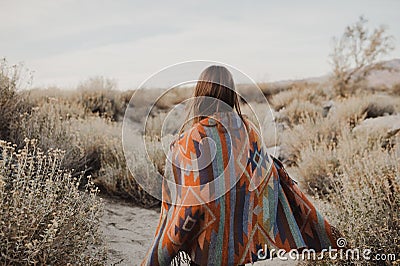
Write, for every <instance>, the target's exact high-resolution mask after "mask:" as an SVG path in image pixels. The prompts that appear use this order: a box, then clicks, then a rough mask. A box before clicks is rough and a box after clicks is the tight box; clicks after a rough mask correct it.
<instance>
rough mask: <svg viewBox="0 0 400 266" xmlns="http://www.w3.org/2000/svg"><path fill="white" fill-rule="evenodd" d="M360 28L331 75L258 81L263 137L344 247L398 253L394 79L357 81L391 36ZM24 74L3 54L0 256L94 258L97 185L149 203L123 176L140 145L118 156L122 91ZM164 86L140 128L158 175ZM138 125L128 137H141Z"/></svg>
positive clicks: (130, 176) (176, 96)
mask: <svg viewBox="0 0 400 266" xmlns="http://www.w3.org/2000/svg"><path fill="white" fill-rule="evenodd" d="M364 26H365V20H364V19H361V20H360V21H359V22H358V23H357V24H355V25H354V26H353V28H351V27H350V28H349V29H351V30H348V29H347V30H346V33H345V35H344V37H342V39H341V40H340V41H339V43H338V45H339V46H338V47H336V48H335V50H334V52H333V55H332V59H333V60H332V61H333V75H332V76H331V78H330V79H327V80H325V81H321V82H306V81H299V82H289V83H287V84H284V85H279V84H278V85H277V84H260V87H261V89H262V91H263V93H264V95H265V96H266V97H267V98H268V100H269V102H270V104H271V107H272V108H273V110H274V117H275V118H274V120H275V121H271V125H270V126H271V128H272V127H276V128H277V130H278V140H277V142H276V140H274V141H272V139H273V138H271V137H269V136H268V135H267V137H266V143H267V145H269V146H271V147H272V146H279V147H280V152H279V154H277V155H279V158H280V159H281V160H282V161H283V162H284V163H285V165H286V166H287V167H288V171H289V172H290V173H291V174H292V175H293V177H294V178H295V179H298V180H299V181H300V184H301V186H302V189H304V190H305V191H306V192H307V193H308V194H309V195H310V196H311V197H313V198H314V201H315V202H316V204H317V205H318V206H319V207H320V208H321V210H322V211H323V213H324V214H326V215H327V217H328V219H329V220H330V221H331V222H332V223H333V224H334V225H335V226H336V227H337V228H338V229H339V230H340V231H341V232H342V233H343V234H344V236H345V237H346V239H347V241H348V242H349V243H350V245H351V246H352V247H357V248H360V249H362V248H370V249H371V250H372V251H373V254H378V253H394V254H397V259H398V260H400V214H399V213H400V212H399V209H400V185H399V184H400V181H399V177H400V174H399V173H400V169H399V167H400V145H399V141H400V133H399V132H400V127H399V126H398V123H399V117H400V89H399V88H400V84H392V86H391V87H384V88H383V87H382V88H371V87H370V86H369V85H368V84H367V83H366V82H365V80H366V77H367V76H368V74H369V73H370V72H372V71H388V69H386V66H385V64H384V63H377V60H378V58H379V55H380V54H382V53H383V54H384V53H386V52H389V51H390V49H391V44H390V38H387V37H386V35H385V30H384V29H378V30H377V31H374V32H372V33H371V34H369V35H368V34H366V33H365V34H361V31H364V30H365V28H364ZM357 31H359V32H358V33H357ZM351 34H353V35H351ZM357 34H358V35H357ZM357 36H358V37H357ZM360 36H361V37H360ZM346 38H347V39H346ZM354 38H362V40H363V42H362V43H363V44H362V46H360V47H359V50H357V51H358V52H357V55H355V56H361V57H360V58H365V57H366V56H367V57H368V58H367V59H365V60H364V61H363V60H361V59H358V58H357V59H356V61H357V62H362V64H359V65H353V64H352V63H351V62H350V61H348V60H350V59H351V56H347V57H344V56H343V55H344V54H346V53H347V52H346V53H343V51H346V47H347V46H346V43H347V45H348V44H349V42H351V40H354ZM379 40H380V41H381V42H379ZM368 43H369V44H370V45H368ZM350 45H351V43H350ZM368 51H369V52H368ZM371 51H372V52H371ZM375 51H378V52H379V53H377V54H375V53H374V52H375ZM363 52H365V53H366V54H364V55H363ZM371 54H373V56H371ZM346 55H347V54H346ZM341 60H342V61H341ZM343 60H345V61H343ZM374 66H375V67H374ZM355 69H356V70H355ZM353 70H354V71H353ZM390 71H395V70H393V69H391V70H390ZM396 71H397V70H396ZM24 75H28V74H27V73H26V72H24V71H23V70H22V68H21V66H9V65H8V64H7V62H6V61H5V60H4V61H2V63H1V66H0V93H1V94H0V139H1V140H2V141H1V142H0V202H1V204H2V205H1V208H0V237H1V241H0V252H1V255H0V262H1V263H2V264H3V263H4V264H35V263H36V264H66V263H71V264H82V265H86V264H104V262H105V259H106V253H105V247H104V239H103V237H102V235H101V232H100V231H99V228H98V227H99V219H100V217H101V214H102V201H101V199H100V198H99V197H98V195H99V193H100V195H108V196H113V197H119V198H123V199H126V200H129V201H131V202H134V203H135V204H138V205H141V206H144V207H151V206H155V205H157V204H159V202H158V200H156V199H154V198H153V197H152V196H150V195H148V194H147V193H146V192H145V191H144V190H143V189H142V188H141V187H140V186H139V185H138V184H137V182H136V181H135V178H134V177H135V175H136V176H141V177H142V178H143V175H144V176H146V178H148V179H149V180H151V178H154V176H155V175H154V172H153V173H152V172H151V171H150V172H149V171H145V170H144V169H148V168H145V167H144V166H143V163H144V162H145V161H144V160H143V156H145V153H144V151H140V150H138V151H137V154H138V156H137V165H136V167H133V169H134V170H133V171H129V170H128V168H127V165H126V161H125V158H124V154H123V149H122V143H121V128H122V118H123V115H124V112H125V109H126V107H127V105H128V104H129V100H130V98H131V96H132V93H133V92H132V91H126V92H122V91H118V90H117V89H116V86H115V82H114V81H112V80H108V79H104V78H101V77H96V78H92V79H89V80H87V81H85V82H83V83H82V84H80V85H79V86H78V88H77V89H76V90H70V91H66V90H62V89H57V88H47V89H33V90H21V89H20V87H21V86H23V84H24V80H29V78H28V79H26V77H24ZM25 83H26V81H25ZM21 84H22V85H21ZM149 93H158V92H157V91H155V90H154V91H152V92H150V91H149ZM171 93H172V94H171V95H166V96H165V97H164V98H162V99H161V100H160V101H159V102H158V103H157V104H156V106H155V108H154V110H153V112H152V114H151V118H150V122H149V123H148V128H146V130H149V132H150V136H151V144H152V147H153V149H152V150H151V151H149V153H150V156H151V157H152V161H153V163H154V169H156V170H158V171H159V172H161V173H162V172H163V168H164V161H165V155H164V154H163V152H162V149H161V148H160V145H161V142H160V141H161V140H160V138H159V137H160V136H158V135H157V134H158V133H157V132H160V128H159V126H160V123H161V122H162V121H163V119H164V118H165V114H166V113H167V112H168V110H169V109H170V108H171V107H172V106H173V105H174V104H176V103H178V102H180V101H181V100H183V99H185V98H186V97H188V95H190V92H188V91H187V89H186V90H181V91H179V90H175V91H173V92H171ZM246 93H249V94H251V91H250V92H249V91H247V92H246ZM141 104H142V105H143V106H140V105H138V106H135V107H136V108H137V109H136V110H137V112H136V113H135V114H134V116H132V117H129V119H130V121H131V122H132V123H137V124H139V122H141V121H142V119H143V117H144V116H145V115H146V114H143V113H141V111H140V110H145V108H144V106H145V105H146V104H148V103H147V102H146V100H145V99H143V102H142V103H141ZM253 105H254V106H257V107H259V105H257V103H253ZM142 107H143V108H142ZM141 108H142V109H141ZM243 109H244V110H245V111H246V106H243ZM371 119H377V120H371ZM368 121H372V123H371V122H368ZM396 123H397V124H396ZM396 125H397V127H396ZM141 130H142V129H138V132H137V135H135V136H131V137H132V138H133V139H134V138H137V139H138V140H140V136H141V133H143V132H142V131H141ZM266 130H268V129H266ZM172 133H173V132H172ZM142 166H143V167H142ZM99 190H100V192H99ZM398 262H399V261H397V263H398ZM312 263H317V262H312ZM319 263H329V264H331V263H333V262H332V261H329V262H319ZM335 263H337V264H343V263H356V264H364V263H365V261H352V262H343V261H336V262H335ZM380 263H382V262H380ZM385 263H387V264H390V263H393V262H389V261H386V262H385Z"/></svg>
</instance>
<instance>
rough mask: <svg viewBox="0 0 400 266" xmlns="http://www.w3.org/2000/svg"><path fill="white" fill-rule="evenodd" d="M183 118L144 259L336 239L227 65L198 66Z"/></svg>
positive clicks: (250, 257) (237, 261) (256, 251)
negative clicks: (264, 133) (258, 123)
mask: <svg viewBox="0 0 400 266" xmlns="http://www.w3.org/2000/svg"><path fill="white" fill-rule="evenodd" d="M190 115H193V116H194V118H193V119H189V118H190ZM187 118H188V119H187V121H190V122H187V124H189V125H190V127H189V129H188V130H186V131H183V130H182V131H181V133H182V134H180V136H179V138H178V139H177V140H176V141H175V142H174V143H173V144H172V145H171V151H170V155H169V156H168V158H169V161H167V166H166V173H165V176H166V179H165V180H164V183H163V203H162V208H161V217H160V222H159V225H158V228H157V231H156V235H155V238H154V241H153V244H152V246H151V248H150V250H149V251H148V253H147V255H146V258H145V260H144V261H143V262H142V265H169V264H170V263H171V261H173V260H175V261H177V260H179V258H180V257H179V256H177V254H178V253H179V252H185V253H186V254H187V256H189V257H190V260H191V264H192V265H243V264H246V263H251V262H255V261H257V260H260V259H265V258H269V256H270V255H271V254H269V251H270V250H271V249H272V248H274V249H275V250H277V249H284V250H286V251H289V250H291V249H297V250H299V249H303V248H313V249H314V250H316V251H320V250H322V249H324V248H329V247H330V246H331V247H332V248H336V247H337V245H336V243H335V240H336V238H337V236H334V235H336V231H335V230H334V228H333V227H331V226H330V224H329V223H328V222H327V221H326V220H325V219H324V218H323V217H322V216H321V214H320V213H319V212H318V211H317V210H316V209H315V208H314V206H313V205H312V204H311V202H310V201H308V200H307V198H306V197H305V196H304V194H303V193H302V192H301V191H299V189H298V187H297V185H296V183H295V182H294V181H293V180H292V179H290V177H289V176H288V175H287V173H286V171H285V170H284V168H283V166H282V164H281V163H280V162H279V161H278V160H276V159H275V158H273V157H272V156H270V155H269V154H268V153H267V151H266V149H265V146H264V145H263V142H262V140H261V137H260V134H259V133H258V132H257V129H256V127H255V126H254V125H253V124H252V123H250V122H249V121H248V119H246V118H245V117H243V116H242V113H241V111H240V105H239V98H238V95H237V93H236V91H235V87H234V82H233V78H232V75H231V74H230V72H229V71H228V70H227V69H226V68H225V67H223V66H210V67H208V68H206V69H205V70H204V71H203V72H202V73H201V75H200V78H199V81H198V82H197V85H196V88H195V91H194V99H193V102H192V104H191V108H190V111H189V114H188V117H187ZM168 179H172V180H173V181H174V182H175V183H174V185H171V182H169V183H168V181H167V180H168Z"/></svg>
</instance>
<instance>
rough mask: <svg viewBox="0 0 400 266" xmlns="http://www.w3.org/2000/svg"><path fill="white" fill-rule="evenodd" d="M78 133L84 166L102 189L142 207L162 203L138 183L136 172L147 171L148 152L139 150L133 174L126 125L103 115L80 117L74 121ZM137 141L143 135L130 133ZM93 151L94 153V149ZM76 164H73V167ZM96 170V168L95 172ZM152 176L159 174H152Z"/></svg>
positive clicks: (75, 137) (73, 128)
mask: <svg viewBox="0 0 400 266" xmlns="http://www.w3.org/2000/svg"><path fill="white" fill-rule="evenodd" d="M71 129H72V132H75V133H74V142H73V143H74V145H76V147H78V149H79V151H80V154H81V155H80V157H79V158H81V159H80V160H81V163H80V164H81V165H83V166H84V167H83V168H82V169H83V170H84V171H85V172H86V173H87V172H88V171H90V172H89V173H90V174H91V175H92V176H93V182H94V183H95V184H96V185H97V186H99V187H100V189H101V191H102V192H105V193H107V194H108V195H112V196H119V197H122V198H126V199H129V200H130V201H133V202H135V203H137V204H139V205H142V206H146V207H149V206H153V205H155V204H158V200H156V199H154V198H153V197H152V196H150V195H149V194H148V193H147V192H145V191H144V190H143V189H142V188H141V187H140V186H139V184H138V183H137V182H136V180H135V178H134V176H132V174H134V175H135V176H136V175H139V174H147V173H146V172H142V169H143V167H144V166H145V165H143V164H141V162H142V161H143V162H144V161H145V160H144V157H143V156H146V154H145V151H139V150H137V151H135V152H136V154H138V156H137V158H136V162H135V164H136V165H137V166H135V170H136V171H134V173H130V172H129V170H128V168H127V165H126V160H125V156H124V152H123V147H122V141H121V132H122V124H121V123H116V122H113V121H111V120H105V119H103V118H101V117H88V118H87V119H85V120H76V121H73V123H71ZM129 138H134V139H135V141H143V140H142V139H141V138H140V136H138V137H137V138H136V137H135V136H129ZM90 151H92V152H90ZM73 166H74V165H73V164H71V163H70V166H69V167H70V168H71V167H73ZM91 170H94V171H91ZM148 176H149V178H150V177H152V176H153V178H154V176H155V175H148Z"/></svg>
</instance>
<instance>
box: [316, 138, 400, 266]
mask: <svg viewBox="0 0 400 266" xmlns="http://www.w3.org/2000/svg"><path fill="white" fill-rule="evenodd" d="M398 141H399V138H398V139H397V146H396V148H395V149H392V150H390V151H388V150H385V149H382V148H381V146H380V144H379V142H374V143H371V141H370V140H366V139H365V138H364V137H357V136H351V135H347V136H346V138H345V139H343V141H341V144H340V147H339V148H338V154H337V155H338V156H337V158H338V160H339V165H340V166H339V168H340V173H339V174H338V176H337V178H336V180H337V183H336V185H334V191H335V193H331V194H329V196H328V197H327V199H326V201H323V203H322V205H321V208H322V209H323V211H324V213H325V214H327V215H328V217H329V219H330V221H331V222H332V223H333V224H335V225H336V226H337V227H338V228H339V229H340V230H341V231H342V233H343V234H344V235H345V236H346V239H347V241H348V242H349V243H350V244H351V246H352V247H353V248H359V249H360V250H362V249H366V248H368V249H371V251H372V253H371V257H373V256H374V255H375V254H382V253H385V254H395V255H396V256H397V258H396V259H397V263H399V262H400V258H399V257H398V254H400V244H399V243H400V242H399V239H400V213H399V211H398V210H399V208H400V180H399V174H400V169H399V155H400V149H399V146H398V143H399V142H398ZM346 263H347V264H350V263H352V264H351V265H354V264H356V265H365V264H367V263H369V264H371V265H372V264H376V265H391V264H392V263H394V264H395V262H390V261H369V262H368V261H365V260H363V259H362V258H361V260H355V261H347V262H344V261H336V262H335V264H337V265H344V264H346ZM320 264H323V263H322V262H320ZM329 264H333V262H332V261H330V262H329Z"/></svg>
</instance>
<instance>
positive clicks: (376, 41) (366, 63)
mask: <svg viewBox="0 0 400 266" xmlns="http://www.w3.org/2000/svg"><path fill="white" fill-rule="evenodd" d="M366 24H367V19H365V18H364V17H362V16H361V17H360V18H359V20H358V21H357V22H356V23H355V24H353V25H350V26H347V27H346V29H345V31H344V33H343V35H342V37H341V38H340V39H339V40H337V39H335V42H336V44H335V47H334V49H333V52H332V54H331V63H332V67H333V74H332V83H333V88H334V89H335V90H336V92H337V94H338V95H339V96H341V97H347V96H349V95H352V94H354V93H356V92H357V91H359V90H360V89H362V88H363V87H365V82H366V77H368V75H369V74H370V73H371V72H373V71H376V70H390V68H389V67H388V66H386V65H385V64H384V63H383V62H378V60H379V59H380V57H381V56H382V55H385V54H388V53H389V52H390V51H392V50H393V49H394V44H393V36H391V35H388V34H387V30H386V28H385V27H384V26H380V27H379V28H376V29H374V30H373V31H372V32H369V30H368V28H367V25H366Z"/></svg>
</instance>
